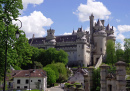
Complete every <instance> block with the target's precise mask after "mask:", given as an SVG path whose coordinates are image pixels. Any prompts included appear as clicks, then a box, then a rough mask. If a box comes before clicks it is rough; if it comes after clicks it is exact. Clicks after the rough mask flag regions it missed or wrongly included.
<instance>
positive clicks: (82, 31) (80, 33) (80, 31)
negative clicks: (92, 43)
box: [77, 26, 86, 39]
mask: <svg viewBox="0 0 130 91" xmlns="http://www.w3.org/2000/svg"><path fill="white" fill-rule="evenodd" d="M85 34H86V32H85V31H84V30H83V28H82V26H81V28H78V30H77V38H78V39H81V38H82V37H83V36H84V35H85Z"/></svg>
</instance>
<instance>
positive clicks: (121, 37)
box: [116, 33, 125, 42]
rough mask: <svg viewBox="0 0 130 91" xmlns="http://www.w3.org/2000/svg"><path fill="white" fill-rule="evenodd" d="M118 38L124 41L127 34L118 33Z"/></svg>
mask: <svg viewBox="0 0 130 91" xmlns="http://www.w3.org/2000/svg"><path fill="white" fill-rule="evenodd" d="M116 39H119V40H121V41H122V42H123V41H124V39H125V36H124V35H123V34H121V33H120V34H118V36H117V37H116Z"/></svg>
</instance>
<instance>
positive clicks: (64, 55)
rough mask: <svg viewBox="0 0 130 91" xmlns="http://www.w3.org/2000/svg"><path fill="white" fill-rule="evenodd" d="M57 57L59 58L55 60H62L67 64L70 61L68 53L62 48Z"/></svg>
mask: <svg viewBox="0 0 130 91" xmlns="http://www.w3.org/2000/svg"><path fill="white" fill-rule="evenodd" d="M56 58H57V59H56V61H55V62H61V63H64V64H65V65H66V64H67V63H68V54H67V53H66V52H65V51H63V50H61V49H60V50H59V51H58V53H57V57H56Z"/></svg>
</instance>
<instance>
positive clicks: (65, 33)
mask: <svg viewBox="0 0 130 91" xmlns="http://www.w3.org/2000/svg"><path fill="white" fill-rule="evenodd" d="M63 35H72V33H66V32H65V33H64V34H63Z"/></svg>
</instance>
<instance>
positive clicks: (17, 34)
mask: <svg viewBox="0 0 130 91" xmlns="http://www.w3.org/2000/svg"><path fill="white" fill-rule="evenodd" d="M12 20H14V19H12ZM15 20H19V19H15ZM4 21H5V23H7V25H6V26H7V35H6V36H7V38H6V49H5V66H4V86H3V91H5V83H6V68H7V50H8V47H7V42H8V26H9V24H10V21H8V22H7V21H6V19H4ZM19 21H20V20H19ZM20 23H21V27H22V22H21V21H20ZM21 27H19V28H18V29H20V28H21ZM18 29H17V31H16V33H15V35H16V38H19V31H18Z"/></svg>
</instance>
